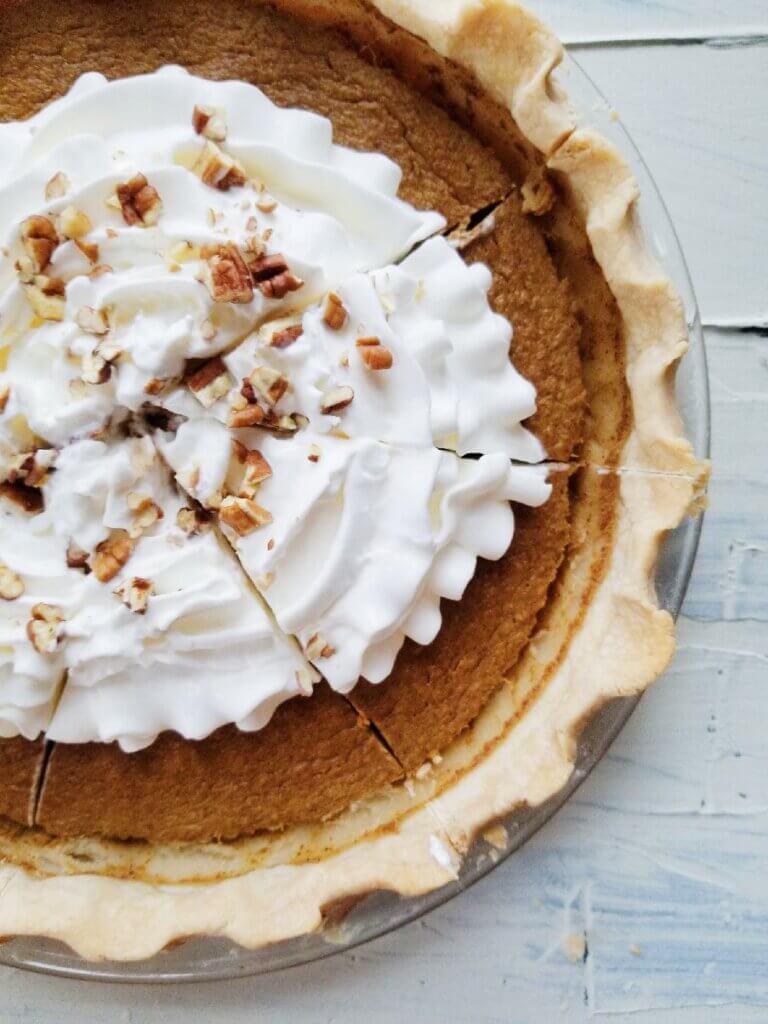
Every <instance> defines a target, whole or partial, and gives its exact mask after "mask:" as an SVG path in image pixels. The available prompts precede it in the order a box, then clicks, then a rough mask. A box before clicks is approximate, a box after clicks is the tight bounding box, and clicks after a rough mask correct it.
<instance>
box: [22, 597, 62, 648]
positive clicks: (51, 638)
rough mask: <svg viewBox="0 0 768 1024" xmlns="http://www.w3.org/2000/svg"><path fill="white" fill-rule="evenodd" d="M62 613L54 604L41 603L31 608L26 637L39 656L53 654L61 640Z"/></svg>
mask: <svg viewBox="0 0 768 1024" xmlns="http://www.w3.org/2000/svg"><path fill="white" fill-rule="evenodd" d="M63 623H64V613H63V612H62V610H61V608H59V607H58V606H57V605H55V604H45V602H43V601H41V602H40V603H39V604H35V605H33V606H32V610H31V618H30V620H29V622H28V623H27V637H28V638H29V640H30V642H31V644H32V646H33V647H34V648H35V650H36V651H37V652H38V653H39V654H53V652H54V651H55V650H56V648H57V646H58V644H59V641H60V640H61V634H62V626H63Z"/></svg>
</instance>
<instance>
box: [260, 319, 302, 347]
mask: <svg viewBox="0 0 768 1024" xmlns="http://www.w3.org/2000/svg"><path fill="white" fill-rule="evenodd" d="M303 333H304V328H303V327H302V326H301V324H294V325H292V326H291V327H282V328H281V329H280V330H278V331H274V332H273V333H272V334H271V335H270V338H269V343H268V344H269V347H270V348H288V347H289V346H290V345H292V344H293V343H294V341H296V340H297V339H298V338H300V337H301V336H302V334H303Z"/></svg>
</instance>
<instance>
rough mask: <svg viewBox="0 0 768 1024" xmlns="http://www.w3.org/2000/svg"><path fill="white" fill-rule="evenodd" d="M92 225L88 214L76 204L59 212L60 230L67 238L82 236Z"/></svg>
mask: <svg viewBox="0 0 768 1024" xmlns="http://www.w3.org/2000/svg"><path fill="white" fill-rule="evenodd" d="M92 227H93V225H92V224H91V219H90V217H89V216H88V214H87V213H84V212H83V211H82V210H78V209H77V207H76V206H67V207H65V208H64V209H63V210H62V211H61V213H60V214H59V230H60V231H61V233H62V235H63V236H64V237H65V238H73V239H78V238H82V237H83V235H87V234H88V232H89V231H90V230H91V228H92Z"/></svg>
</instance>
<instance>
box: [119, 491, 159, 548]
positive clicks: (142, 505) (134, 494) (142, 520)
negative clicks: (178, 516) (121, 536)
mask: <svg viewBox="0 0 768 1024" xmlns="http://www.w3.org/2000/svg"><path fill="white" fill-rule="evenodd" d="M128 508H129V509H130V510H131V513H132V516H133V522H132V523H131V526H130V529H129V530H128V535H129V536H130V537H131V539H132V540H137V539H138V538H139V537H140V536H141V535H142V533H144V532H145V531H146V530H149V529H151V528H152V527H153V526H154V525H155V523H159V522H160V520H161V519H162V518H163V516H164V512H163V510H162V509H161V508H160V506H159V505H158V504H157V502H156V501H153V499H152V498H151V497H150V496H149V495H148V494H140V493H139V492H138V491H130V492H129V494H128Z"/></svg>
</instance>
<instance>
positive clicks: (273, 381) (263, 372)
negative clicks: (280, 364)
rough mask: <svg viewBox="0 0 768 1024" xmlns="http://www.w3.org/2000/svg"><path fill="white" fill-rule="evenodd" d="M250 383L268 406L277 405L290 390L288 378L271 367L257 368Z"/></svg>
mask: <svg viewBox="0 0 768 1024" xmlns="http://www.w3.org/2000/svg"><path fill="white" fill-rule="evenodd" d="M248 381H249V382H250V384H251V386H252V387H253V388H254V389H255V390H256V391H258V393H259V394H260V395H261V397H262V398H263V399H264V401H265V402H266V403H267V404H268V405H277V403H278V402H279V401H280V399H281V398H282V397H283V395H284V394H285V392H286V391H287V390H288V378H287V377H286V376H285V374H283V373H280V372H279V370H273V369H272V367H271V366H257V367H256V368H255V369H254V370H252V371H251V374H250V376H249V377H248ZM246 397H247V396H246Z"/></svg>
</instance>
